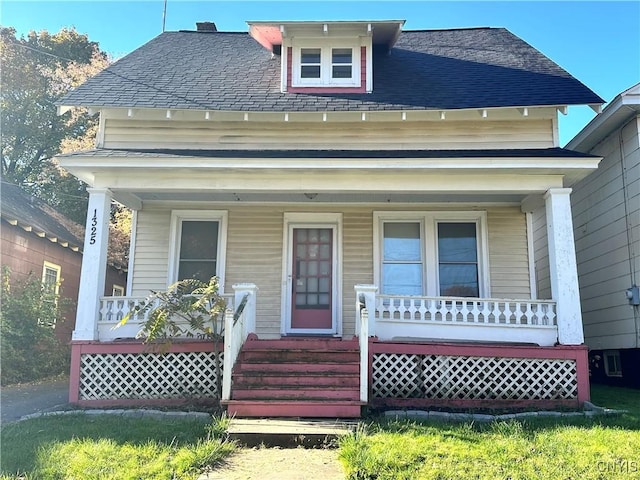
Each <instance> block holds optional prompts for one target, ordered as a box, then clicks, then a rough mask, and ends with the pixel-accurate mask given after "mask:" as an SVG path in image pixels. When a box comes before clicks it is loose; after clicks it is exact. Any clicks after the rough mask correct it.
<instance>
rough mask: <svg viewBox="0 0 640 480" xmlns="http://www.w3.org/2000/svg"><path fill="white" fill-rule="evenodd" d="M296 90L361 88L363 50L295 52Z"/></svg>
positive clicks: (310, 48)
mask: <svg viewBox="0 0 640 480" xmlns="http://www.w3.org/2000/svg"><path fill="white" fill-rule="evenodd" d="M292 80H293V82H292V84H293V86H294V87H360V86H361V85H360V83H361V78H360V48H359V47H357V46H355V45H354V46H345V45H322V46H320V45H318V46H311V45H310V46H308V47H307V46H304V47H299V48H294V49H293V78H292Z"/></svg>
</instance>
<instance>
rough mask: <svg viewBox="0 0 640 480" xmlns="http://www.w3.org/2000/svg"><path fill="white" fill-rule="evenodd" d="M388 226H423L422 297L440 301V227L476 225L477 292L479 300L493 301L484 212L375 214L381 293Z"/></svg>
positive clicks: (376, 264)
mask: <svg viewBox="0 0 640 480" xmlns="http://www.w3.org/2000/svg"><path fill="white" fill-rule="evenodd" d="M386 222H392V223H394V222H395V223H401V222H416V223H418V222H419V223H420V225H421V231H420V245H421V247H422V257H423V268H422V275H423V277H422V289H423V292H422V294H423V295H424V296H428V297H439V296H441V295H440V288H439V285H440V283H439V279H438V275H439V261H438V238H437V235H438V223H457V222H465V223H473V222H475V224H476V241H477V248H478V290H479V298H488V297H491V280H490V277H489V251H488V232H487V213H486V212H485V211H451V212H448V211H415V212H413V211H398V212H392V211H384V212H373V255H374V262H373V275H374V281H375V282H376V283H377V284H378V286H379V289H380V293H382V285H383V283H382V264H383V254H384V250H383V245H384V243H383V242H384V239H383V235H384V228H383V225H384V223H386Z"/></svg>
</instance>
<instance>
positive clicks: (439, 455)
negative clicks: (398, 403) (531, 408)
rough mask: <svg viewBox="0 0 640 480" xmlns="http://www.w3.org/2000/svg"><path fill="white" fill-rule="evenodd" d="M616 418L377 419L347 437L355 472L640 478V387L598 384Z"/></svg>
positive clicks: (343, 451)
mask: <svg viewBox="0 0 640 480" xmlns="http://www.w3.org/2000/svg"><path fill="white" fill-rule="evenodd" d="M592 401H593V402H594V403H595V404H596V405H601V406H606V407H609V408H624V409H628V410H629V413H627V414H624V415H620V416H614V417H594V418H575V417H574V418H571V419H568V418H567V419H563V418H555V419H553V418H549V417H546V418H537V419H536V418H532V419H528V420H520V421H514V420H512V421H501V422H494V423H491V424H472V423H457V424H446V423H434V422H425V423H419V422H415V421H410V420H403V421H388V422H385V421H380V422H374V423H372V424H370V425H368V426H366V427H364V428H363V429H361V430H360V431H358V432H356V434H354V435H351V436H348V437H346V438H344V439H343V440H342V441H341V444H340V458H341V460H342V462H343V464H344V465H345V469H346V471H347V473H348V478H349V479H352V480H355V479H358V480H364V479H378V480H383V479H407V480H409V479H411V480H413V479H416V480H420V479H439V480H443V479H487V480H489V479H491V480H494V479H513V480H515V479H522V480H525V479H526V480H529V479H549V480H557V479H576V480H578V479H580V480H583V479H584V480H589V479H594V480H595V479H609V478H621V479H630V478H640V391H638V390H630V389H621V388H617V389H616V388H610V387H600V386H594V388H593V390H592Z"/></svg>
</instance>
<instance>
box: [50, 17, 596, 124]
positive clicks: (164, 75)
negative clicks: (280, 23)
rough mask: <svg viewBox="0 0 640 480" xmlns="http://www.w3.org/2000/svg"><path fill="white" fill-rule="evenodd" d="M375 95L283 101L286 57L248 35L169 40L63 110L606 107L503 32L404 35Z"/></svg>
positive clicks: (379, 71) (131, 59) (384, 57)
mask: <svg viewBox="0 0 640 480" xmlns="http://www.w3.org/2000/svg"><path fill="white" fill-rule="evenodd" d="M373 85H374V91H373V93H369V94H366V93H363V94H336V93H332V94H306V93H305V94H301V93H297V94H294V93H282V92H280V56H278V55H274V56H272V55H271V52H269V51H267V50H266V49H264V48H263V47H262V46H261V45H259V44H258V43H257V42H256V41H255V40H254V39H253V38H251V37H250V36H249V35H248V34H247V33H227V32H215V33H204V32H166V33H163V34H161V35H159V36H158V37H156V38H154V39H153V40H151V41H150V42H148V43H147V44H145V45H143V46H142V47H140V48H138V49H137V50H135V51H134V52H132V53H131V54H129V55H127V56H126V57H124V58H122V59H120V60H119V61H117V62H116V63H114V64H113V65H111V66H110V67H109V68H107V69H106V70H105V71H103V72H101V73H100V74H98V75H97V76H95V77H94V78H92V79H90V80H89V81H88V82H86V83H85V84H84V85H81V86H80V87H78V88H77V89H75V90H73V91H72V92H70V93H69V94H68V95H67V96H66V97H65V98H63V99H62V100H61V101H60V102H59V104H61V105H74V106H75V105H77V106H87V107H89V106H93V107H123V108H135V107H138V108H173V109H198V110H200V109H208V110H232V111H279V112H282V111H349V110H360V111H375V110H414V109H436V110H438V109H443V110H451V109H464V108H490V107H511V106H543V105H575V104H601V103H604V101H603V100H602V99H601V98H600V97H599V96H598V95H596V94H595V93H594V92H592V91H591V90H590V89H588V88H587V87H586V86H585V85H583V84H582V83H581V82H579V81H578V80H576V79H575V78H573V77H572V76H571V75H570V74H569V73H567V72H566V71H565V70H563V69H562V68H560V67H559V66H558V65H557V64H555V63H554V62H552V61H551V60H549V59H548V58H547V57H545V56H544V55H543V54H541V53H540V52H539V51H537V50H536V49H534V48H533V47H531V46H530V45H528V44H527V43H525V42H524V41H522V40H521V39H519V38H518V37H516V36H515V35H513V34H512V33H511V32H509V31H508V30H506V29H503V28H473V29H457V30H427V31H405V32H402V34H401V35H400V38H399V39H398V41H397V43H396V44H395V46H394V47H393V49H391V51H390V53H389V54H387V53H385V52H379V53H375V52H374V80H373Z"/></svg>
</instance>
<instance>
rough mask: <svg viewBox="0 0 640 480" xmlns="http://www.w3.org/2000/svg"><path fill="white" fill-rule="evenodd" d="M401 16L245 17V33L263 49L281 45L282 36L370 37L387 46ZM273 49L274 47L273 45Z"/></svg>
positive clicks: (398, 29) (399, 26)
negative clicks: (338, 18) (337, 18)
mask: <svg viewBox="0 0 640 480" xmlns="http://www.w3.org/2000/svg"><path fill="white" fill-rule="evenodd" d="M404 23H405V21H404V20H362V21H284V22H267V21H249V22H247V25H249V35H251V36H252V37H253V38H254V39H255V40H256V41H257V42H258V43H259V44H260V45H262V46H263V47H265V48H266V49H267V50H270V51H273V50H274V47H277V46H281V45H282V41H283V38H284V37H290V38H291V37H298V38H336V37H339V38H344V37H365V36H366V37H371V38H372V43H373V45H376V46H383V47H385V48H387V49H390V48H391V47H393V45H394V44H395V43H396V41H397V40H398V37H399V36H400V32H401V31H402V26H403V25H404ZM276 50H277V49H276Z"/></svg>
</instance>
